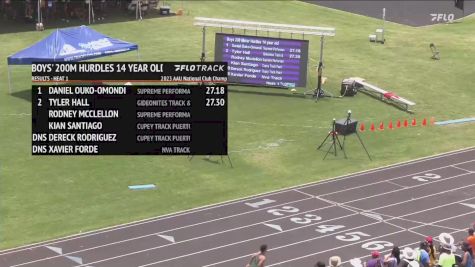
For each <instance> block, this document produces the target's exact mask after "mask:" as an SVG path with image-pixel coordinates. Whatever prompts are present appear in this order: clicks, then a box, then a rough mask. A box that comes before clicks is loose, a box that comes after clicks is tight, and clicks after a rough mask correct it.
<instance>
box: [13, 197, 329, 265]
mask: <svg viewBox="0 0 475 267" xmlns="http://www.w3.org/2000/svg"><path fill="white" fill-rule="evenodd" d="M309 199H310V198H305V199H302V200H295V201H291V202H288V203H282V204H279V205H274V206H269V207H266V208H262V209H256V210H253V211H250V212H257V211H263V210H268V209H271V208H275V207H280V206H282V205H288V204H292V203H296V202H302V201H305V200H309ZM331 207H333V206H326V207H321V208H317V209H313V210H309V211H303V212H300V213H295V214H293V215H287V216H283V217H279V218H275V219H271V220H268V221H265V222H272V221H275V220H278V219H282V218H287V217H292V216H295V215H299V214H305V213H308V212H312V211H316V210H322V209H327V208H331ZM231 217H234V215H232V216H229V217H228V218H231ZM226 218H227V217H222V218H218V219H213V220H210V221H206V222H200V223H196V224H191V225H187V226H182V227H178V228H174V229H170V230H164V231H161V232H155V233H151V234H147V235H142V236H138V237H133V238H129V239H122V240H120V241H115V242H110V243H106V244H103V245H100V246H95V247H89V248H85V249H81V250H76V251H71V252H68V253H66V254H64V255H71V254H76V253H80V252H84V251H89V250H94V249H98V248H103V247H108V246H112V245H116V244H120V243H125V242H129V241H133V240H138V239H142V238H146V237H150V236H156V235H160V234H163V233H168V232H171V231H176V230H181V229H185V228H189V227H194V226H197V225H201V224H204V223H207V222H211V221H219V220H224V219H226ZM261 223H262V222H259V223H253V224H249V225H244V226H240V227H235V228H231V229H228V230H224V231H221V232H216V233H213V234H208V235H203V236H198V237H194V238H190V239H186V240H182V241H181V242H176V243H182V242H187V241H192V240H196V239H200V238H204V237H208V236H213V235H216V234H221V233H226V232H229V231H234V230H238V229H242V228H246V227H250V226H254V225H258V224H261ZM168 245H171V244H168ZM168 245H165V246H168ZM162 247H163V246H162ZM57 257H58V256H51V257H45V258H40V259H37V260H32V261H28V262H23V263H18V264H16V265H12V266H10V267H17V266H23V265H27V264H31V263H35V262H40V261H45V260H50V259H53V258H57Z"/></svg>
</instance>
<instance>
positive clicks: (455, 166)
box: [450, 163, 474, 173]
mask: <svg viewBox="0 0 475 267" xmlns="http://www.w3.org/2000/svg"><path fill="white" fill-rule="evenodd" d="M458 164H464V163H458ZM450 167H454V168H457V169H459V170H462V171H466V172H471V173H474V171H471V170H467V169H464V168H461V167H459V166H457V165H450Z"/></svg>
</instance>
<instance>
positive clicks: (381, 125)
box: [379, 122, 384, 131]
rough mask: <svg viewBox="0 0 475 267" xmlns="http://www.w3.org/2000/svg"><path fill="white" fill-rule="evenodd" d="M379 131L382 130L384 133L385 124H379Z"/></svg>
mask: <svg viewBox="0 0 475 267" xmlns="http://www.w3.org/2000/svg"><path fill="white" fill-rule="evenodd" d="M379 130H380V131H383V130H384V123H383V122H381V123H380V124H379Z"/></svg>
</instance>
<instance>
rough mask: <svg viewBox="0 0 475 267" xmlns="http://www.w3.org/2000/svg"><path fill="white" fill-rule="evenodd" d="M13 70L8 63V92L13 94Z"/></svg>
mask: <svg viewBox="0 0 475 267" xmlns="http://www.w3.org/2000/svg"><path fill="white" fill-rule="evenodd" d="M11 76H12V70H11V68H10V65H8V94H10V95H11V94H12V78H11Z"/></svg>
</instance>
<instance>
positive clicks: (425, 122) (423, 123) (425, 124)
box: [422, 118, 427, 126]
mask: <svg viewBox="0 0 475 267" xmlns="http://www.w3.org/2000/svg"><path fill="white" fill-rule="evenodd" d="M422 126H427V119H426V118H424V120H422Z"/></svg>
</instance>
